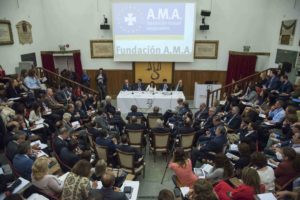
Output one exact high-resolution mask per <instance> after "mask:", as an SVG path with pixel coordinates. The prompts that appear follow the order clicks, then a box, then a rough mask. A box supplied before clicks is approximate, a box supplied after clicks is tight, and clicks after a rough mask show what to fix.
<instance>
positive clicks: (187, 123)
mask: <svg viewBox="0 0 300 200" xmlns="http://www.w3.org/2000/svg"><path fill="white" fill-rule="evenodd" d="M194 131H195V129H194V128H193V127H192V121H191V119H190V118H189V117H186V118H185V119H184V121H183V127H178V128H177V131H176V135H181V134H186V133H192V132H194Z"/></svg>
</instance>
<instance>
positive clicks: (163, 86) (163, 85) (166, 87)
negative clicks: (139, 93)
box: [159, 79, 171, 91]
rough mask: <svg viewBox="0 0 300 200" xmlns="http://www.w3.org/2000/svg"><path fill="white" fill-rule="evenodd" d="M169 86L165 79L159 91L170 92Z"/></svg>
mask: <svg viewBox="0 0 300 200" xmlns="http://www.w3.org/2000/svg"><path fill="white" fill-rule="evenodd" d="M170 89H171V86H170V85H169V84H168V81H167V79H163V83H162V84H161V85H160V87H159V90H160V91H170Z"/></svg>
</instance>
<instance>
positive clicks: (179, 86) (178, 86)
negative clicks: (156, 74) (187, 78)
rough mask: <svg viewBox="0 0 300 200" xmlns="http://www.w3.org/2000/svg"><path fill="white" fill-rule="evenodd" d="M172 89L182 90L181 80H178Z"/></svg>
mask: <svg viewBox="0 0 300 200" xmlns="http://www.w3.org/2000/svg"><path fill="white" fill-rule="evenodd" d="M173 90H174V91H183V85H182V80H179V81H178V83H177V84H176V85H175V86H174V88H173Z"/></svg>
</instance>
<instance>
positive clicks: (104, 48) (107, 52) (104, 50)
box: [90, 40, 114, 58]
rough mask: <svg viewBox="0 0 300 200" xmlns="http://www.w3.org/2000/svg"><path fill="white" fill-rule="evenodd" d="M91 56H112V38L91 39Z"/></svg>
mask: <svg viewBox="0 0 300 200" xmlns="http://www.w3.org/2000/svg"><path fill="white" fill-rule="evenodd" d="M90 48H91V58H113V57H114V47H113V41H112V40H91V41H90Z"/></svg>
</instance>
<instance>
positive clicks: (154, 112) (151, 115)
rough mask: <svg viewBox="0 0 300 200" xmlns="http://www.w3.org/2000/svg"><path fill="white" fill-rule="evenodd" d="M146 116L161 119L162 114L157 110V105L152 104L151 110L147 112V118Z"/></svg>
mask: <svg viewBox="0 0 300 200" xmlns="http://www.w3.org/2000/svg"><path fill="white" fill-rule="evenodd" d="M148 117H156V118H160V119H162V117H163V115H162V113H160V112H159V107H158V106H154V107H153V112H151V113H148V115H147V118H148Z"/></svg>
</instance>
